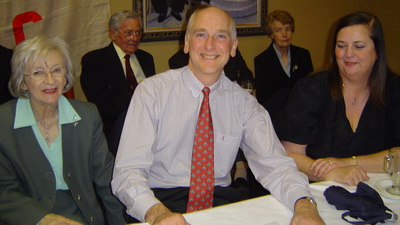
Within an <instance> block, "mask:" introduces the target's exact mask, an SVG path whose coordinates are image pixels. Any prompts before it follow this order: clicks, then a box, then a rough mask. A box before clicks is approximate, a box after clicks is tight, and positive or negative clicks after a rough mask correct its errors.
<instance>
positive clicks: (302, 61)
mask: <svg viewBox="0 0 400 225" xmlns="http://www.w3.org/2000/svg"><path fill="white" fill-rule="evenodd" d="M266 32H267V36H268V37H270V38H271V39H272V43H271V45H270V46H269V47H268V48H267V49H266V50H265V51H263V52H262V53H261V54H259V55H258V56H256V57H255V58H254V73H255V79H256V82H255V86H256V97H257V100H258V102H259V103H260V104H262V105H263V106H264V107H265V108H266V109H267V110H268V112H269V114H270V116H271V119H272V122H274V121H275V119H276V116H277V115H278V114H279V112H280V111H281V110H282V108H283V106H284V105H285V102H286V98H287V96H288V94H289V92H290V90H291V88H292V87H293V85H294V83H295V82H296V81H297V80H298V79H300V78H302V77H305V76H307V75H308V74H309V73H311V72H312V71H313V70H314V69H313V65H312V61H311V56H310V52H309V51H308V50H307V49H304V48H300V47H297V46H294V45H292V44H291V42H292V34H293V32H294V18H293V17H292V16H291V15H290V14H289V13H288V12H286V11H282V10H276V11H273V12H271V13H270V14H269V15H268V16H267V19H266Z"/></svg>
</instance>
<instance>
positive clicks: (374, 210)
mask: <svg viewBox="0 0 400 225" xmlns="http://www.w3.org/2000/svg"><path fill="white" fill-rule="evenodd" d="M324 195H325V198H326V200H327V201H328V203H329V204H331V205H334V206H335V207H336V209H338V210H349V211H348V212H345V213H343V214H342V219H344V220H345V221H347V222H349V223H352V224H376V223H378V222H381V223H384V222H385V220H388V221H392V222H396V220H397V215H396V214H395V213H394V212H393V211H392V210H390V209H389V208H388V207H386V206H385V204H384V203H383V201H382V198H381V196H379V194H378V192H376V191H375V190H374V189H373V188H371V187H370V186H368V185H367V184H365V183H363V182H360V183H358V185H357V191H356V192H355V193H350V192H349V191H347V190H346V189H344V188H342V187H339V186H330V187H328V188H327V189H326V190H325V192H324ZM347 216H351V217H353V218H355V219H362V220H358V221H349V220H348V219H347V218H346V217H347Z"/></svg>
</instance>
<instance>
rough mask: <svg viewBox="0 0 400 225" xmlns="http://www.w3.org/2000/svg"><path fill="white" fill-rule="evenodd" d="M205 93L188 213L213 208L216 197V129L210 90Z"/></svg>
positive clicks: (193, 163) (194, 154) (201, 109)
mask: <svg viewBox="0 0 400 225" xmlns="http://www.w3.org/2000/svg"><path fill="white" fill-rule="evenodd" d="M203 93H204V98H203V102H202V103H201V108H200V113H199V119H198V121H197V126H196V134H195V136H194V144H193V151H192V168H191V177H190V191H189V200H188V204H187V212H193V211H197V210H202V209H207V208H210V207H212V203H213V196H214V180H215V178H214V129H213V124H212V118H211V111H210V105H209V94H210V89H209V88H208V87H205V88H203Z"/></svg>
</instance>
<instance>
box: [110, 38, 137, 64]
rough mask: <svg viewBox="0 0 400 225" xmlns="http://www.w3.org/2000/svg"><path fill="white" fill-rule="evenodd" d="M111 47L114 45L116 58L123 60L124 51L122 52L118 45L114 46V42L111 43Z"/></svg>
mask: <svg viewBox="0 0 400 225" xmlns="http://www.w3.org/2000/svg"><path fill="white" fill-rule="evenodd" d="M113 45H114V48H115V51H117V54H118V58H120V59H121V60H125V58H124V57H125V56H126V53H125V52H124V51H122V50H121V48H120V47H119V46H118V45H116V44H115V43H114V42H113ZM134 54H135V53H133V54H132V55H134Z"/></svg>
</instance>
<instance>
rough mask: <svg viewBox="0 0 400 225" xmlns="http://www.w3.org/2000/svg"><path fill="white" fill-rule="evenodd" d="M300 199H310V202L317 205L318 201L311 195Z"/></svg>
mask: <svg viewBox="0 0 400 225" xmlns="http://www.w3.org/2000/svg"><path fill="white" fill-rule="evenodd" d="M300 199H306V200H307V201H309V202H310V203H312V204H314V205H315V206H317V202H316V201H315V199H313V198H311V197H307V196H304V197H301V198H299V199H297V201H298V200H300ZM297 201H296V202H297Z"/></svg>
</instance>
